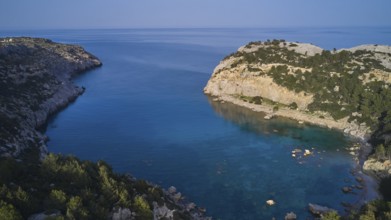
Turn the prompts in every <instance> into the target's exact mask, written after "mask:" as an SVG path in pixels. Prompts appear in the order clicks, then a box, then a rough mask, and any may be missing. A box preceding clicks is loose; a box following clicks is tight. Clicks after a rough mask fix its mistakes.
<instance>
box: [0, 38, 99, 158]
mask: <svg viewBox="0 0 391 220" xmlns="http://www.w3.org/2000/svg"><path fill="white" fill-rule="evenodd" d="M0 58H1V59H0V88H1V90H2V93H1V95H0V99H1V102H2V105H1V106H0V117H1V118H2V120H3V122H5V123H3V124H2V126H1V127H0V135H1V139H0V155H1V156H2V157H19V156H20V154H22V153H23V152H24V151H25V150H27V149H28V150H31V149H33V148H35V149H38V150H39V152H40V153H41V154H42V155H44V154H47V148H46V144H45V142H46V140H47V137H46V136H45V135H43V134H42V133H40V132H39V131H38V130H37V129H38V128H40V127H41V126H43V125H44V124H45V123H46V121H47V119H48V117H49V116H50V115H52V114H54V113H56V112H58V111H59V110H61V109H62V108H64V107H66V106H67V105H68V104H69V103H70V102H72V101H74V100H75V99H76V98H77V97H78V96H79V95H81V94H82V93H83V91H84V88H80V87H78V86H76V85H74V84H73V82H72V80H71V78H72V77H73V76H75V75H77V74H79V73H82V72H85V71H88V70H90V69H93V68H96V67H99V66H101V65H102V63H101V62H100V60H99V59H98V58H96V57H95V56H93V55H92V54H90V53H88V52H86V51H85V50H84V49H83V48H81V47H80V46H75V45H64V44H58V43H54V42H52V41H50V40H47V39H41V38H28V37H20V38H3V39H0Z"/></svg>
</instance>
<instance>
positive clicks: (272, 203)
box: [266, 199, 276, 206]
mask: <svg viewBox="0 0 391 220" xmlns="http://www.w3.org/2000/svg"><path fill="white" fill-rule="evenodd" d="M266 204H268V205H270V206H272V205H275V204H276V202H275V201H274V200H272V199H269V200H267V201H266Z"/></svg>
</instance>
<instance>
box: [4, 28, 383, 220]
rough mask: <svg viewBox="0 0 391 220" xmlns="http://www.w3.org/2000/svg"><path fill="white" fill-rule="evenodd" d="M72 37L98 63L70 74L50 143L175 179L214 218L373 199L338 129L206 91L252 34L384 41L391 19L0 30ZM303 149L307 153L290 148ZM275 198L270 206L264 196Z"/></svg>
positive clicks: (331, 42) (334, 44)
mask: <svg viewBox="0 0 391 220" xmlns="http://www.w3.org/2000/svg"><path fill="white" fill-rule="evenodd" d="M0 36H2V37H4V36H33V37H45V38H50V39H52V40H53V41H57V42H61V43H72V44H80V45H81V46H83V47H84V48H85V49H86V50H87V51H89V52H91V53H93V54H94V55H96V56H97V57H99V58H100V59H101V61H102V62H103V66H102V67H101V68H98V69H95V70H92V71H90V72H88V73H85V74H82V75H80V76H78V77H77V78H75V79H74V81H75V83H76V84H78V85H80V86H84V87H86V91H85V93H84V94H83V95H82V96H80V97H79V98H78V99H77V100H76V102H74V103H72V104H71V105H70V106H69V107H68V108H66V109H65V110H63V111H62V112H60V113H59V114H57V115H55V116H54V117H53V118H52V119H51V120H50V122H49V124H48V127H47V130H46V135H48V136H49V138H50V141H49V142H48V146H49V151H51V152H55V153H62V154H73V155H75V156H77V157H79V158H81V159H88V160H92V161H97V160H105V161H107V162H108V163H110V164H111V165H112V167H113V168H114V170H116V171H118V172H122V173H130V174H132V175H133V176H135V177H136V178H143V179H147V180H149V181H151V182H153V183H156V184H159V185H161V186H162V187H165V188H168V187H169V186H171V185H173V186H175V187H176V188H177V190H178V191H180V192H181V193H182V194H183V195H184V196H185V197H186V199H188V200H189V201H193V202H195V203H196V204H197V205H198V206H200V207H204V208H206V210H207V215H209V216H213V217H214V218H215V219H224V220H225V219H272V217H275V218H276V219H283V218H284V216H285V214H286V213H287V212H291V211H293V212H295V213H296V214H297V216H298V219H306V218H308V217H310V216H311V215H310V214H309V212H308V203H316V204H320V205H324V206H328V207H331V208H333V209H336V210H338V211H339V212H340V213H341V214H343V211H344V207H343V206H342V204H341V203H342V202H346V203H355V202H357V201H359V200H360V199H363V197H364V198H370V197H371V195H365V190H359V189H354V190H353V193H349V194H344V193H343V192H342V191H341V188H342V187H344V186H351V185H357V184H358V183H357V182H356V180H355V177H354V176H353V175H352V174H351V172H350V171H351V170H352V169H353V168H355V166H356V164H355V162H354V161H353V158H352V156H351V155H350V154H349V152H348V151H347V150H346V147H350V146H351V145H352V144H353V142H354V140H351V139H349V137H346V136H344V134H342V133H341V132H339V131H335V130H329V129H326V128H320V127H317V126H312V125H308V124H304V125H300V124H298V123H297V122H295V121H292V120H288V119H283V118H277V119H273V120H264V119H263V114H262V113H255V112H252V111H250V110H248V109H245V108H242V107H238V106H235V105H232V104H230V103H224V104H222V103H216V102H213V101H212V100H211V99H210V98H208V97H207V96H205V95H204V94H203V88H204V86H205V85H206V83H207V81H208V79H209V77H210V76H211V74H212V71H213V69H214V67H215V66H216V65H217V64H218V63H219V62H220V60H221V59H223V57H225V56H226V55H228V54H230V53H232V52H235V51H236V50H237V49H238V48H239V47H240V46H242V45H245V44H246V43H248V42H250V41H258V40H262V41H265V40H267V39H285V40H287V41H299V42H308V43H312V44H315V45H318V46H320V47H323V48H325V49H329V50H331V49H333V48H336V49H339V48H346V47H352V46H356V45H359V44H388V45H391V28H390V27H376V28H364V27H363V28H358V27H350V28H258V29H109V30H35V31H32V30H20V31H15V30H14V31H5V30H0ZM296 148H299V149H302V150H304V149H309V150H311V151H313V152H314V154H313V155H312V156H308V157H301V158H299V157H297V158H293V157H292V156H291V151H292V150H294V149H296ZM269 199H273V200H274V201H275V202H276V205H274V206H268V205H267V204H266V200H269Z"/></svg>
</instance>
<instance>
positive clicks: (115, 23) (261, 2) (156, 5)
mask: <svg viewBox="0 0 391 220" xmlns="http://www.w3.org/2000/svg"><path fill="white" fill-rule="evenodd" d="M295 26H296V27H298V26H300V27H329V26H334V27H335V26H390V27H391V0H371V1H370V0H322V1H321V0H268V1H267V0H0V29H3V30H7V29H72V28H76V29H84V28H193V27H200V28H201V27H295Z"/></svg>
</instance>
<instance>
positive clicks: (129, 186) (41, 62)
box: [0, 37, 211, 220]
mask: <svg viewBox="0 0 391 220" xmlns="http://www.w3.org/2000/svg"><path fill="white" fill-rule="evenodd" d="M101 65H102V62H101V61H100V60H99V59H98V58H97V57H95V56H94V55H92V54H90V53H88V52H87V51H85V50H84V49H83V48H82V47H80V46H77V45H66V44H59V43H54V42H52V41H51V40H48V39H43V38H29V37H18V38H0V159H1V160H0V176H2V178H5V181H4V180H3V179H0V186H1V187H3V188H2V190H3V191H4V190H8V194H5V195H4V194H3V193H0V208H1V209H0V216H3V214H9V213H14V214H15V215H18V216H22V217H25V218H26V219H27V218H28V219H44V218H47V217H53V218H56V217H59V218H63V217H64V216H66V217H67V218H71V219H78V217H75V216H79V217H82V219H86V217H87V216H91V215H92V216H94V215H98V216H99V215H100V214H102V210H104V213H106V215H107V218H108V219H140V218H143V217H142V216H144V215H145V216H149V217H153V219H175V218H178V216H179V218H182V217H183V218H185V219H201V220H203V219H211V218H210V217H204V214H205V209H202V208H199V207H197V206H196V205H195V204H194V203H191V202H187V201H186V200H184V198H183V197H182V195H181V193H179V192H177V191H176V189H175V188H174V187H171V188H170V189H168V191H166V190H163V189H161V188H160V187H159V186H156V185H154V184H152V183H148V182H146V181H143V180H136V179H134V178H133V177H126V176H123V175H120V174H115V173H112V171H111V170H110V169H111V168H110V167H109V165H106V164H105V163H104V162H98V163H96V164H94V163H92V162H89V161H80V160H78V159H77V158H75V157H70V156H62V155H53V154H48V150H47V147H46V141H47V137H46V136H45V135H44V134H42V133H41V132H40V131H39V130H38V129H39V128H41V127H42V126H45V124H46V123H47V120H48V117H50V116H51V115H53V114H55V113H57V112H58V111H60V110H61V109H63V108H65V107H66V106H68V105H69V104H70V103H71V102H73V101H74V100H75V99H76V98H77V97H78V96H80V95H81V94H82V93H83V92H84V88H83V87H79V86H76V85H75V84H74V83H73V82H72V77H74V76H75V75H77V74H81V73H85V72H86V71H88V70H91V69H94V68H96V67H99V66H101ZM26 155H27V156H26ZM27 158H28V159H27ZM48 161H51V165H50V166H49V167H47V168H45V163H48ZM54 167H57V168H56V170H51V169H52V168H54ZM64 167H65V168H64ZM98 168H99V169H100V170H99V171H96V172H94V171H93V170H95V169H98ZM10 169H11V170H10ZM12 169H15V170H28V172H27V173H25V174H22V175H16V176H14V174H13V173H10V172H11V171H12ZM45 169H46V170H45ZM61 169H65V170H61ZM42 170H44V171H42ZM64 171H65V172H64ZM19 172H20V171H19ZM72 172H74V174H73V173H72ZM78 172H79V173H78ZM97 172H99V175H98V176H95V175H97ZM49 173H50V174H49ZM70 173H72V175H71V176H68V177H67V175H69V174H70ZM80 173H82V174H83V176H84V180H86V179H94V183H89V184H88V185H84V184H85V183H82V184H80V185H79V186H73V185H72V184H74V181H78V180H79V179H78V177H79V176H77V175H78V174H80ZM44 174H46V175H48V176H43V177H39V176H41V175H44ZM58 175H59V176H62V177H60V178H57V179H56V178H53V177H55V176H58ZM75 175H76V176H75ZM107 176H110V177H107ZM37 178H38V179H39V180H37ZM64 178H70V184H71V185H72V186H71V185H69V182H67V184H65V185H63V186H61V184H63V183H62V181H63V180H64ZM7 179H8V181H7ZM46 179H47V180H46ZM98 179H102V180H98ZM26 180H27V181H26ZM40 181H42V183H41V184H40V185H39V186H34V187H35V188H31V187H32V186H31V185H34V184H36V182H40ZM47 181H51V182H47ZM99 181H101V183H99ZM94 184H95V185H94ZM101 185H103V186H104V187H103V192H100V190H102V188H101ZM53 187H54V189H53V190H51V188H53ZM68 187H71V188H72V190H71V192H69V191H68V190H69V189H68ZM91 187H95V190H96V193H95V196H96V197H97V198H95V199H96V201H94V199H92V201H86V200H88V199H86V198H83V197H84V196H85V197H88V196H91V195H90V194H88V193H87V195H86V194H85V192H84V191H83V190H85V189H87V188H88V189H89V190H90V191H91V190H92V189H91ZM26 188H27V189H26ZM13 190H17V191H18V192H20V191H22V192H23V193H25V194H26V195H28V196H27V197H29V200H30V199H32V200H35V201H39V200H44V202H43V201H41V203H43V204H41V205H42V207H36V208H35V209H36V210H37V211H43V210H46V211H44V212H42V213H31V211H32V209H31V208H30V206H31V205H29V204H28V203H27V202H26V204H23V205H20V204H19V205H15V201H14V198H13V197H12V196H11V197H10V196H9V195H12V194H13V193H15V192H13ZM23 190H29V191H26V192H25V191H23ZM78 190H80V192H79V191H78ZM66 192H68V194H69V195H67V194H65V193H66ZM98 192H99V193H100V194H101V195H99V193H98ZM107 192H109V193H108V194H109V196H108V197H107V198H106V199H103V201H102V198H103V196H106V195H105V193H106V194H107ZM119 192H120V193H122V194H121V196H118V199H119V200H118V201H115V200H114V201H113V203H112V204H111V203H107V202H106V203H105V202H104V201H105V200H107V199H108V200H113V196H115V195H112V194H116V193H117V194H118V193H119ZM53 193H54V194H56V195H57V196H58V195H61V196H62V200H61V201H62V202H59V201H58V199H59V198H54V197H53V195H54V194H53ZM78 193H81V194H78ZM67 196H69V197H70V198H69V201H68V203H67V204H66V205H67V206H68V205H69V204H70V203H72V202H73V203H75V202H76V203H77V201H79V202H78V203H77V204H73V205H77V206H80V207H78V208H77V209H76V210H73V211H72V205H70V206H71V207H68V208H67V209H65V208H64V204H61V203H64V202H66V200H67ZM98 197H99V198H98ZM53 199H54V200H55V204H54V205H55V207H51V208H50V209H49V210H50V211H48V209H47V207H46V208H45V204H46V202H47V200H53ZM56 199H57V200H56ZM148 199H149V200H148ZM3 200H4V201H5V202H3ZM83 200H84V201H83ZM89 200H91V199H89ZM124 200H126V201H124ZM81 201H83V203H84V205H85V203H88V202H92V204H93V205H94V208H93V209H92V210H90V207H89V206H87V207H83V203H81ZM130 201H131V202H130ZM99 202H100V203H99ZM97 203H99V205H97ZM122 203H124V204H127V205H121V204H122ZM37 204H40V203H39V202H38V203H37ZM37 204H36V205H35V206H37ZM108 205H109V207H107V206H108ZM46 206H48V205H47V204H46ZM99 206H100V207H99ZM4 207H6V208H7V209H9V210H6V211H5V212H6V213H3V210H2V209H3V208H4ZM53 208H54V210H53ZM96 208H98V209H99V208H100V210H99V211H96V210H95V209H96ZM73 209H74V208H73ZM26 210H28V211H26ZM81 210H82V211H81ZM89 211H90V213H89ZM95 212H96V213H95ZM14 217H15V216H14ZM99 217H100V218H102V217H103V216H99ZM149 217H148V218H149ZM15 218H17V217H15Z"/></svg>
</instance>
